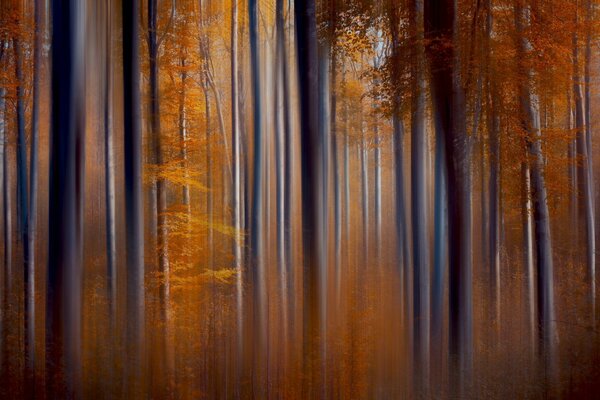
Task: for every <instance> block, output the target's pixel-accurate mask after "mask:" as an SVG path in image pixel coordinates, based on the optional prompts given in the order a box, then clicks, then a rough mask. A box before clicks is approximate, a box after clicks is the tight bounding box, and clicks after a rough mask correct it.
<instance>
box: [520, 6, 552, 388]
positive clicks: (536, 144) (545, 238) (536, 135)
mask: <svg viewBox="0 0 600 400" xmlns="http://www.w3.org/2000/svg"><path fill="white" fill-rule="evenodd" d="M515 19H516V25H517V31H518V32H519V33H520V34H521V37H520V40H519V58H520V59H521V60H522V59H524V57H526V56H527V54H528V53H529V52H530V51H531V44H530V43H529V41H528V40H527V38H526V37H525V36H524V35H523V30H524V29H526V27H527V26H528V25H529V19H530V10H529V9H527V8H521V7H518V6H517V7H515ZM521 69H522V71H521V72H522V73H523V76H524V77H525V78H526V79H527V80H525V81H524V82H523V83H522V85H521V88H520V91H521V93H520V102H521V109H522V113H523V117H524V119H525V121H524V122H525V128H526V129H527V131H528V134H529V137H528V138H527V150H528V153H529V157H530V160H531V161H530V162H531V169H530V171H531V189H532V200H533V217H534V221H535V227H534V229H535V240H536V255H537V258H536V260H537V305H538V307H537V323H538V327H539V330H538V338H539V340H540V351H541V355H542V357H543V360H544V365H545V368H546V369H547V373H548V376H549V380H550V381H549V382H550V384H551V385H552V382H554V379H556V378H557V365H556V362H557V361H558V360H557V358H556V351H557V350H556V344H557V342H558V333H557V330H556V311H555V306H554V263H553V259H552V240H551V234H550V213H549V211H548V202H547V194H546V183H545V179H544V157H543V154H542V143H541V130H540V113H539V104H540V102H539V98H538V95H537V93H536V92H535V88H534V87H533V83H532V81H533V78H534V72H533V71H532V70H530V69H527V68H525V67H521Z"/></svg>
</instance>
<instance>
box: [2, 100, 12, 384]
mask: <svg viewBox="0 0 600 400" xmlns="http://www.w3.org/2000/svg"><path fill="white" fill-rule="evenodd" d="M5 96H6V89H4V88H1V89H0V102H1V104H0V112H1V113H2V120H1V121H0V123H1V124H2V126H1V127H0V128H1V130H0V134H1V138H0V141H1V143H0V144H1V145H2V204H3V210H2V212H3V218H2V220H3V222H4V226H3V233H4V236H3V238H4V243H3V245H4V260H3V261H4V271H3V272H4V282H3V283H4V287H3V288H2V289H3V290H2V292H3V293H2V309H3V312H2V321H1V322H2V330H1V331H0V341H2V349H1V350H2V354H0V357H1V359H0V364H1V366H2V375H3V377H4V375H5V374H6V371H7V370H8V344H7V340H6V337H7V333H8V330H9V324H8V319H7V317H6V313H7V310H8V309H9V301H10V297H11V292H12V259H13V246H12V245H13V230H12V199H11V195H10V193H11V176H10V164H9V155H8V134H7V132H6V131H7V129H6V127H7V123H6V121H7V110H6V98H5Z"/></svg>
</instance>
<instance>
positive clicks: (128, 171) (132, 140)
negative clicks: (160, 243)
mask: <svg viewBox="0 0 600 400" xmlns="http://www.w3.org/2000/svg"><path fill="white" fill-rule="evenodd" d="M139 11H140V8H139V0H131V1H124V2H123V108H124V114H123V118H124V137H125V145H124V160H125V221H126V224H125V226H126V242H127V247H126V250H127V313H126V315H127V325H126V332H127V341H126V343H127V357H128V360H127V365H126V368H127V377H128V382H130V384H129V388H128V391H127V393H128V394H130V395H131V397H134V396H142V395H143V393H144V392H145V391H144V382H143V381H142V379H143V374H142V362H143V355H144V341H145V339H144V325H145V307H144V220H143V215H144V208H143V207H144V203H143V195H142V129H141V119H140V112H141V108H140V107H141V104H140V92H139V90H140V89H139V83H140V64H139V48H138V47H139V22H138V21H139Z"/></svg>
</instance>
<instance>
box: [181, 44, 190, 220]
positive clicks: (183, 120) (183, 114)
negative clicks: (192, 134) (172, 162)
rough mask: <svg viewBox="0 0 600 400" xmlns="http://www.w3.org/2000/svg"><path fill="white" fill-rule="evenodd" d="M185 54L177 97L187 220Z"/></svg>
mask: <svg viewBox="0 0 600 400" xmlns="http://www.w3.org/2000/svg"><path fill="white" fill-rule="evenodd" d="M186 61H187V54H186V50H182V55H181V59H180V62H179V65H180V66H181V69H182V71H181V94H180V95H179V141H180V146H181V148H180V156H181V166H182V167H183V174H184V178H185V180H186V182H185V183H184V184H183V190H182V193H181V197H182V198H181V200H182V203H183V205H184V207H185V211H186V214H187V216H188V222H189V218H190V216H191V214H192V205H191V203H190V185H189V184H188V182H187V180H188V178H189V174H188V169H189V166H188V144H187V141H188V131H187V109H186V105H185V102H186V85H187V70H186V68H187V64H186Z"/></svg>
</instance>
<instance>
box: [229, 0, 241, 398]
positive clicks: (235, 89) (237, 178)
mask: <svg viewBox="0 0 600 400" xmlns="http://www.w3.org/2000/svg"><path fill="white" fill-rule="evenodd" d="M231 5H232V7H231V149H232V159H231V162H232V165H231V167H232V174H233V175H232V177H233V180H232V184H233V188H232V189H233V190H232V194H233V195H232V198H231V199H232V206H233V207H232V208H233V227H234V228H235V235H236V237H235V242H234V244H233V245H234V256H235V270H236V272H237V276H236V308H237V338H236V340H237V342H236V343H237V347H236V351H237V352H238V358H237V360H236V362H237V369H236V379H237V381H236V382H237V384H236V393H235V395H236V396H237V397H239V396H241V393H240V391H239V387H240V384H241V380H242V369H241V367H242V361H243V360H242V352H243V351H244V348H243V334H244V328H243V311H244V309H243V282H244V275H243V273H244V271H243V267H242V262H243V260H242V256H243V254H242V246H243V235H242V191H241V189H242V182H241V167H242V166H243V165H242V157H241V146H240V141H241V137H240V118H239V114H240V113H239V110H240V109H239V101H240V100H239V98H238V93H239V89H240V84H239V75H238V69H239V68H238V0H233V1H232V3H231Z"/></svg>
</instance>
